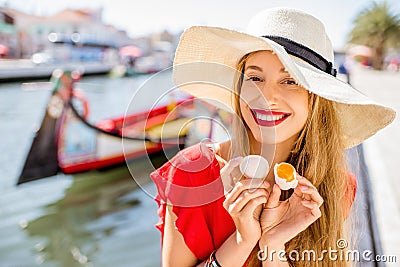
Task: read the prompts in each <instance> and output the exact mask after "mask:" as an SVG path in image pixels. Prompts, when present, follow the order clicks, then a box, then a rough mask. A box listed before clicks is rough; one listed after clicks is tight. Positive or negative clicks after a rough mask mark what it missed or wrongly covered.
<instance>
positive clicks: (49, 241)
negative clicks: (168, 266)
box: [25, 155, 165, 266]
mask: <svg viewBox="0 0 400 267" xmlns="http://www.w3.org/2000/svg"><path fill="white" fill-rule="evenodd" d="M164 161H165V158H164V157H163V156H161V155H157V156H155V157H154V158H152V162H153V163H154V165H155V166H156V167H157V166H160V164H162V163H163V162H164ZM131 164H134V165H135V166H137V170H142V171H141V172H138V173H135V178H139V179H140V180H141V181H142V182H143V181H145V180H147V181H148V182H150V178H149V176H148V174H149V172H150V171H151V170H152V166H149V164H148V161H147V160H146V159H140V160H136V161H135V162H133V163H131ZM143 183H144V182H143ZM137 188H138V185H137V183H135V182H134V180H133V179H132V177H131V175H130V173H129V170H128V169H127V167H126V166H122V167H119V168H116V169H115V168H114V169H110V170H107V171H103V172H100V171H95V172H89V173H84V174H80V175H75V176H74V179H73V182H72V184H71V186H70V187H69V188H68V189H67V190H66V191H65V196H64V197H63V198H62V199H60V200H58V201H55V202H54V203H50V204H48V205H46V206H44V207H43V209H44V215H43V216H41V217H39V218H37V219H35V220H33V221H30V222H28V224H27V226H26V227H25V230H26V231H27V233H28V234H29V236H30V237H32V238H34V237H40V240H41V241H39V242H38V243H37V244H36V245H35V248H34V250H35V253H36V255H37V257H36V262H37V264H39V265H41V266H55V265H56V266H99V265H98V264H94V263H95V262H96V259H97V254H103V253H104V251H101V243H102V242H103V241H104V240H107V239H109V238H111V239H115V241H116V242H120V241H121V240H120V239H118V240H117V238H114V237H113V236H114V235H116V232H118V230H123V229H120V228H123V226H124V225H125V224H131V223H132V222H133V221H132V220H131V219H130V215H129V213H131V211H132V210H134V209H135V207H137V208H140V205H141V204H142V202H143V201H148V200H149V198H150V197H149V196H146V195H145V196H144V197H140V196H138V194H134V192H135V191H136V190H135V189H137ZM146 198H147V199H146ZM150 200H151V199H150ZM151 201H152V200H151ZM154 213H155V211H154ZM137 219H138V218H136V220H137ZM142 219H144V220H146V218H142ZM152 225H154V221H149V223H148V226H150V229H153V230H154V228H153V227H152ZM128 234H129V233H128ZM131 237H134V235H131ZM133 243H134V242H133ZM130 245H131V244H130V243H126V246H127V248H128V247H129V246H130ZM157 245H158V244H157ZM121 252H122V251H121ZM122 253H126V251H125V252H122ZM153 253H154V252H153ZM121 256H122V255H121ZM125 256H126V255H124V256H123V257H125ZM114 258H115V255H114ZM131 260H132V261H134V260H135V261H136V260H137V255H136V257H135V256H132V258H131ZM153 261H156V262H157V258H154V257H153ZM153 263H154V262H153ZM100 264H101V263H100ZM125 264H127V262H125ZM156 264H157V263H155V264H154V265H156ZM100 266H103V265H100ZM104 266H107V265H104ZM132 266H133V265H132ZM135 266H136V265H135ZM137 266H139V265H137ZM140 266H142V265H140ZM150 266H151V265H150Z"/></svg>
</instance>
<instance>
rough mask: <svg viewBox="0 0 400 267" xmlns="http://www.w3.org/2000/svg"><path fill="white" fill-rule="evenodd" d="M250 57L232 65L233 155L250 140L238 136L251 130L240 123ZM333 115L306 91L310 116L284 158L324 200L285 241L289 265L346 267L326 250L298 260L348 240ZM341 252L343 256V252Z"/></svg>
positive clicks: (253, 259) (343, 174)
mask: <svg viewBox="0 0 400 267" xmlns="http://www.w3.org/2000/svg"><path fill="white" fill-rule="evenodd" d="M249 55H251V54H247V55H245V56H244V57H243V58H242V59H241V60H240V61H239V63H238V64H237V70H238V75H237V77H236V83H235V84H236V88H235V94H234V98H235V99H234V103H235V109H236V115H237V116H236V118H235V119H234V122H233V126H232V128H233V138H234V139H235V142H232V147H231V149H232V154H233V155H234V156H238V155H244V154H246V153H247V151H251V150H252V149H251V144H250V143H249V141H248V140H245V139H247V138H243V136H249V135H251V131H250V130H249V128H248V127H247V126H246V125H244V127H243V124H245V123H244V119H243V116H242V113H241V111H240V106H239V95H240V90H241V85H242V81H243V71H244V67H245V64H246V60H247V58H248V57H249ZM338 119H339V118H338V115H337V113H336V110H335V107H334V103H333V102H332V101H329V100H326V99H324V98H322V97H319V96H318V95H315V94H312V93H311V94H309V116H308V118H307V122H306V124H305V126H304V128H303V129H302V130H301V132H300V133H299V136H298V138H297V141H296V142H295V144H294V146H293V148H292V151H291V154H290V156H289V158H288V159H287V161H288V162H289V163H291V164H292V165H294V166H295V167H296V170H297V172H298V173H299V174H300V175H302V176H304V177H306V178H307V179H309V180H310V181H311V182H312V183H313V185H314V186H315V187H316V188H317V189H318V192H319V193H320V195H321V196H322V197H323V199H324V204H323V205H322V206H321V213H322V215H321V217H320V218H319V219H318V220H317V221H315V222H314V223H313V224H311V225H310V226H309V227H308V228H307V229H306V230H304V231H303V232H301V233H299V234H298V235H297V236H296V237H295V238H293V239H292V240H290V241H289V242H287V243H286V244H285V250H286V254H287V256H291V258H294V256H296V255H295V254H293V255H291V252H292V251H294V250H295V251H297V252H298V253H299V254H300V257H299V259H298V260H297V259H296V260H290V258H289V264H290V265H292V266H309V267H311V266H313V267H316V266H324V267H329V266H343V267H344V266H348V262H347V261H345V259H344V260H342V261H340V258H339V257H338V260H337V261H332V260H331V259H329V257H328V256H327V255H326V254H325V257H323V259H321V260H313V259H312V258H311V260H308V259H307V258H305V259H303V260H302V258H301V255H302V252H303V251H309V250H313V251H315V254H316V259H318V258H319V257H320V256H321V255H324V253H323V250H329V249H337V250H338V247H337V242H338V240H340V239H343V238H344V239H345V240H348V239H347V238H346V236H345V230H344V228H345V227H344V222H345V220H346V218H345V216H346V214H344V209H345V207H346V205H349V203H348V202H347V199H346V198H345V192H346V189H347V184H348V180H349V178H348V174H347V171H346V161H345V155H344V146H343V143H342V139H341V129H340V127H339V123H338ZM258 250H259V247H258V244H257V246H256V247H255V248H254V249H253V251H252V253H251V255H250V259H249V262H248V266H261V262H260V261H259V260H258V258H257V252H258ZM341 252H342V253H344V254H345V251H341ZM344 254H343V255H344Z"/></svg>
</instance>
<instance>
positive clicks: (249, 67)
mask: <svg viewBox="0 0 400 267" xmlns="http://www.w3.org/2000/svg"><path fill="white" fill-rule="evenodd" d="M248 69H253V70H257V71H260V72H262V71H263V70H262V68H260V67H259V66H256V65H250V66H246V68H245V70H248Z"/></svg>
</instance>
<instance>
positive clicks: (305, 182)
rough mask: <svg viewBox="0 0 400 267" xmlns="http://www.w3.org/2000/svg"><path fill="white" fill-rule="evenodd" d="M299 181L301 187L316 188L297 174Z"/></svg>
mask: <svg viewBox="0 0 400 267" xmlns="http://www.w3.org/2000/svg"><path fill="white" fill-rule="evenodd" d="M296 175H297V176H296V177H297V180H298V181H299V185H307V186H309V187H314V188H315V186H314V185H313V184H312V183H311V182H310V181H309V180H308V179H307V178H305V177H303V176H301V175H300V174H298V173H297V174H296Z"/></svg>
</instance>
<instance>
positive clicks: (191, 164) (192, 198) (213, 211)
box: [150, 143, 235, 260]
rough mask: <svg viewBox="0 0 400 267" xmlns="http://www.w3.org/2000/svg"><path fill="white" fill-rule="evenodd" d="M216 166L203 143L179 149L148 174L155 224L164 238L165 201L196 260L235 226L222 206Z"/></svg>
mask: <svg viewBox="0 0 400 267" xmlns="http://www.w3.org/2000/svg"><path fill="white" fill-rule="evenodd" d="M219 176H220V167H219V163H218V161H217V159H216V158H215V156H214V154H213V152H212V151H211V150H210V149H209V148H208V147H207V146H206V145H204V144H201V143H200V144H197V145H194V146H192V147H189V148H187V149H184V150H182V151H180V152H179V153H178V154H177V155H176V156H175V157H174V158H172V159H171V160H169V161H168V162H167V163H166V164H164V165H163V166H162V167H161V168H159V169H157V170H156V171H154V172H153V173H151V175H150V177H151V179H152V180H153V181H154V183H155V184H156V186H157V191H158V195H157V196H156V197H155V200H156V202H157V204H158V206H159V208H158V215H159V217H160V220H159V222H158V223H157V224H156V227H157V228H158V229H159V230H160V231H161V237H162V239H161V242H162V240H163V238H164V223H165V212H166V205H167V203H168V204H171V205H172V210H173V212H174V214H175V215H176V216H177V220H176V222H175V227H176V229H177V230H178V231H179V232H180V233H181V234H182V236H183V238H184V240H185V243H186V245H187V246H188V248H189V249H190V250H191V251H192V252H193V254H194V255H195V256H196V258H198V259H199V260H204V259H206V258H207V257H208V256H209V255H210V254H211V252H212V251H214V250H215V249H217V248H218V247H220V245H221V244H222V243H223V242H224V241H225V240H226V239H227V238H228V237H229V235H231V234H232V233H233V232H234V230H235V225H234V223H233V220H232V218H231V217H230V215H229V214H228V213H227V212H226V211H225V209H224V208H223V206H222V203H223V201H224V200H225V197H224V190H223V185H222V182H221V180H220V179H218V178H219Z"/></svg>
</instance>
